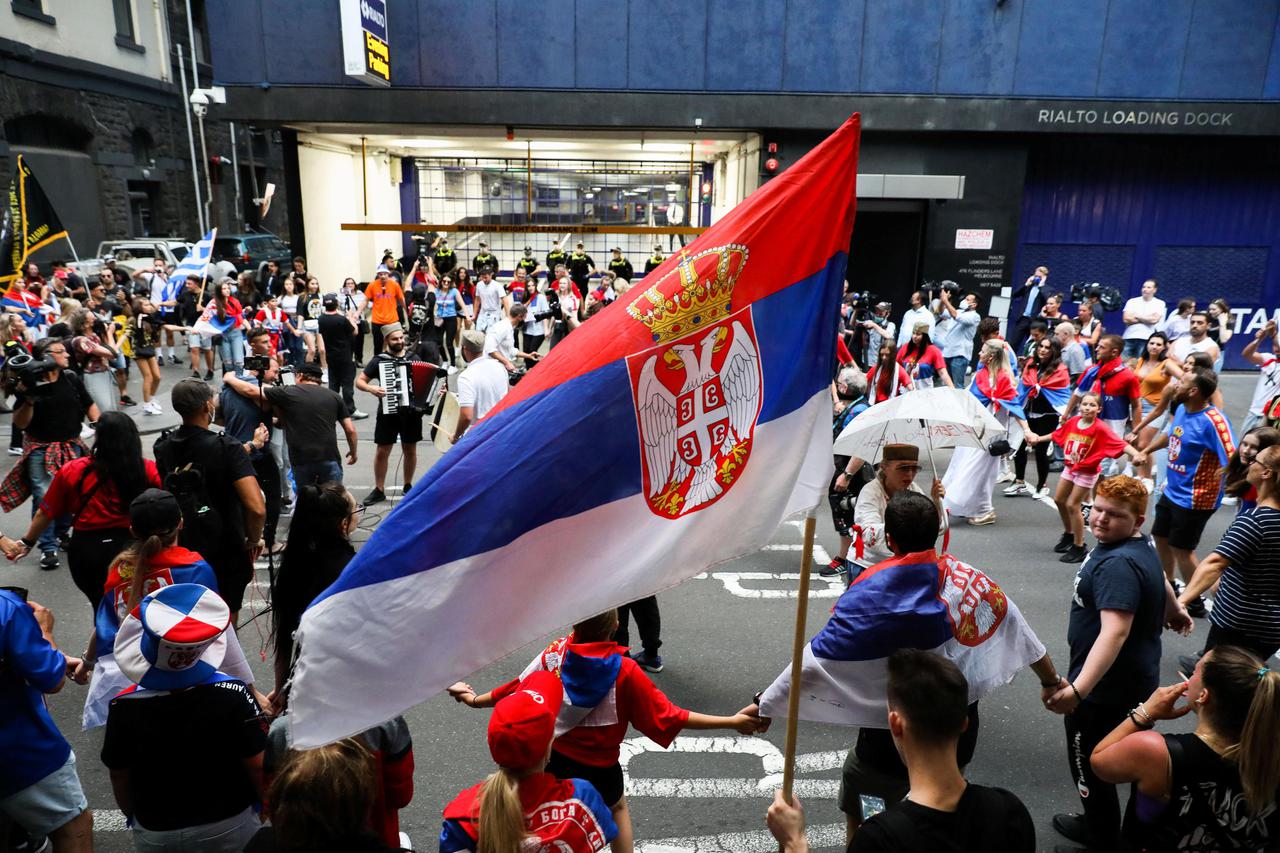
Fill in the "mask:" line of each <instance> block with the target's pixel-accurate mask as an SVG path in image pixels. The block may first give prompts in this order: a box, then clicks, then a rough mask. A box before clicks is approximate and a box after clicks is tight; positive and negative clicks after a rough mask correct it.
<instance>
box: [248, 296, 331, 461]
mask: <svg viewBox="0 0 1280 853" xmlns="http://www.w3.org/2000/svg"><path fill="white" fill-rule="evenodd" d="M343 322H346V321H345V320H344V321H343ZM265 393H266V395H267V401H268V402H270V403H271V405H273V406H275V408H276V411H277V412H279V413H280V417H281V419H282V420H283V421H284V440H285V443H286V444H288V445H289V459H290V460H291V461H293V462H301V463H308V462H341V461H342V455H341V454H339V453H338V436H337V432H336V431H335V429H334V428H335V427H336V426H337V425H338V424H339V423H341V422H342V421H343V419H344V418H346V416H347V406H346V404H345V403H343V402H342V398H341V397H339V396H338V395H337V394H335V393H334V392H333V391H330V390H329V389H328V388H325V387H323V386H320V385H313V384H311V383H309V382H299V383H298V384H297V385H271V386H268V387H267V388H266V389H265Z"/></svg>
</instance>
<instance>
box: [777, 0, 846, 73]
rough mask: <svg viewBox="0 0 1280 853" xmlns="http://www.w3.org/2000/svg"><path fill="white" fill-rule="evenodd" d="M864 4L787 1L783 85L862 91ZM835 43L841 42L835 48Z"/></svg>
mask: <svg viewBox="0 0 1280 853" xmlns="http://www.w3.org/2000/svg"><path fill="white" fill-rule="evenodd" d="M864 18H865V15H864V14H863V8H862V4H861V3H837V4H833V5H830V6H827V7H826V8H824V4H821V3H787V10H786V21H785V24H786V26H785V29H786V38H785V39H783V45H784V48H783V53H784V55H783V71H782V88H783V89H784V90H786V91H789V92H858V91H861V88H862V87H861V85H860V81H859V71H860V68H861V65H862V38H863V33H862V25H863V20H864ZM832 45H838V48H837V49H834V50H833V49H832Z"/></svg>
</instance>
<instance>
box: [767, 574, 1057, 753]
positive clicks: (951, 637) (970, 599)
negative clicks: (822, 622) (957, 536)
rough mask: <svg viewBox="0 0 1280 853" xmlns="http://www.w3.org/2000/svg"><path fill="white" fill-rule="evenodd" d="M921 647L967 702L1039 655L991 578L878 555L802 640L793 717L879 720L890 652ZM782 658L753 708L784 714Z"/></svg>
mask: <svg viewBox="0 0 1280 853" xmlns="http://www.w3.org/2000/svg"><path fill="white" fill-rule="evenodd" d="M901 648H912V649H925V650H926V651H932V652H935V653H937V654H939V655H942V656H943V657H945V658H947V659H948V660H950V661H951V662H952V663H954V664H955V665H956V666H958V667H959V668H960V671H961V672H963V673H964V677H965V678H966V679H968V681H969V701H971V702H976V701H978V700H979V699H981V698H982V697H984V696H986V695H987V694H988V693H990V692H991V691H992V690H994V689H995V688H997V687H999V686H1000V685H1002V684H1007V683H1008V682H1009V681H1011V680H1012V679H1013V677H1014V676H1015V675H1016V674H1017V673H1018V671H1019V670H1021V669H1023V668H1025V667H1027V666H1029V665H1031V664H1032V663H1033V662H1035V661H1037V660H1039V659H1040V658H1041V657H1043V656H1044V644H1043V643H1041V642H1040V640H1039V638H1037V637H1036V635H1035V632H1033V631H1032V630H1031V628H1030V626H1029V625H1027V623H1026V620H1024V619H1023V618H1022V613H1021V612H1020V611H1019V610H1018V608H1017V606H1016V605H1014V603H1013V601H1012V600H1010V599H1009V597H1008V596H1007V595H1005V593H1004V590H1002V589H1001V588H1000V587H999V586H998V585H997V584H996V582H995V581H993V580H992V579H991V578H989V577H987V576H986V575H985V574H983V573H982V572H980V571H978V570H977V569H975V568H974V567H973V566H970V565H966V564H965V563H962V562H960V561H959V560H957V559H956V558H955V557H952V556H951V555H950V554H943V555H941V556H939V555H938V554H936V553H935V552H933V551H921V552H918V553H915V554H906V555H903V556H901V557H898V558H896V559H893V560H886V561H885V562H883V563H879V564H877V565H875V566H872V567H871V568H869V569H867V570H866V571H865V572H863V573H862V574H860V575H859V576H858V577H857V578H856V579H855V580H854V581H853V583H852V584H850V585H849V588H848V589H847V590H845V592H844V594H843V595H841V596H840V598H839V600H838V601H837V602H836V606H835V608H834V610H833V611H832V613H831V618H830V619H829V620H828V621H827V624H826V626H825V627H823V629H822V630H821V631H820V632H819V633H818V635H817V636H816V637H814V638H813V639H812V640H811V641H810V642H809V645H808V646H806V647H805V650H804V659H803V664H802V669H801V673H800V677H801V682H800V683H801V695H800V719H802V720H811V721H813V722H817V723H836V724H839V725H845V726H869V727H871V728H880V729H883V728H888V709H887V707H886V706H885V685H886V682H887V678H888V673H887V666H886V664H887V661H888V659H889V655H891V654H893V653H894V652H895V651H897V650H898V649H901ZM790 692H791V667H790V666H788V667H787V668H786V670H784V671H783V673H782V674H781V675H779V676H778V678H777V679H776V680H775V681H774V682H773V684H772V685H770V686H769V689H768V690H766V691H765V692H764V694H763V695H762V696H761V697H760V713H761V714H763V715H764V716H766V717H785V716H787V699H788V696H789V695H790Z"/></svg>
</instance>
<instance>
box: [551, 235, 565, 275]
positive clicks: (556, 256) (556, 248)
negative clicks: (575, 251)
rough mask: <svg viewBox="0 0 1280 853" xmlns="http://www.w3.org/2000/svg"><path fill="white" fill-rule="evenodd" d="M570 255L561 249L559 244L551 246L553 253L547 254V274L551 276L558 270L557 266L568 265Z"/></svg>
mask: <svg viewBox="0 0 1280 853" xmlns="http://www.w3.org/2000/svg"><path fill="white" fill-rule="evenodd" d="M568 263H569V255H568V254H566V253H565V251H564V250H563V249H561V248H560V244H559V243H558V242H556V243H552V244H551V251H550V252H547V273H548V274H550V272H551V271H552V270H554V269H555V268H556V265H557V264H568Z"/></svg>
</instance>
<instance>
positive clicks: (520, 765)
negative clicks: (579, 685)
mask: <svg viewBox="0 0 1280 853" xmlns="http://www.w3.org/2000/svg"><path fill="white" fill-rule="evenodd" d="M563 701H564V688H563V687H561V685H560V679H558V678H556V677H555V675H553V674H552V673H550V672H546V671H544V670H539V671H538V672H534V673H530V674H529V677H528V678H526V679H525V680H524V681H522V682H520V686H519V688H517V690H516V692H515V693H512V694H511V695H510V696H508V697H507V698H505V699H503V700H502V701H501V702H499V703H498V704H497V705H495V706H494V708H493V715H492V716H491V717H489V754H490V755H492V756H493V760H494V761H496V762H497V763H498V764H499V765H500V766H502V767H511V768H515V769H524V768H526V767H532V766H533V765H535V764H537V763H538V762H539V761H541V760H542V757H543V756H544V755H546V754H547V746H549V745H550V743H551V741H552V739H554V738H555V736H556V715H557V714H559V713H560V703H561V702H563Z"/></svg>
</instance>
